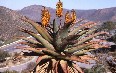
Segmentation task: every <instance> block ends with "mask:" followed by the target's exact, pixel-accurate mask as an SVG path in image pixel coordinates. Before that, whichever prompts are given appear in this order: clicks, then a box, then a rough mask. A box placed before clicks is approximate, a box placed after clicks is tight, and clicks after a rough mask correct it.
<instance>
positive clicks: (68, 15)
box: [65, 11, 71, 23]
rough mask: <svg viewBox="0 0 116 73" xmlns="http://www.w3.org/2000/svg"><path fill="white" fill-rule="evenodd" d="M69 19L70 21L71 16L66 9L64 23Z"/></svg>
mask: <svg viewBox="0 0 116 73" xmlns="http://www.w3.org/2000/svg"><path fill="white" fill-rule="evenodd" d="M70 21H71V17H70V14H69V11H67V12H66V14H65V23H68V22H70Z"/></svg>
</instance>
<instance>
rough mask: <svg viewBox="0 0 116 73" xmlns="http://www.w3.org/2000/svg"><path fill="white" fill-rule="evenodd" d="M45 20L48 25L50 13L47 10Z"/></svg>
mask: <svg viewBox="0 0 116 73" xmlns="http://www.w3.org/2000/svg"><path fill="white" fill-rule="evenodd" d="M46 18H47V19H46V20H47V25H48V23H49V21H50V12H49V11H48V10H47V11H46Z"/></svg>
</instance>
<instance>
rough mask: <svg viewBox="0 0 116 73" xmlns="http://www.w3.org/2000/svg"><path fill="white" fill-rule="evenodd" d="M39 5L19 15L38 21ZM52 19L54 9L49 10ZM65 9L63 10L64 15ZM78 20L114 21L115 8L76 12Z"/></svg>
mask: <svg viewBox="0 0 116 73" xmlns="http://www.w3.org/2000/svg"><path fill="white" fill-rule="evenodd" d="M41 9H42V6H41V5H31V6H28V7H25V8H23V9H22V10H20V11H18V12H19V13H20V14H23V15H25V16H28V17H30V18H32V19H34V20H36V21H40V14H41ZM47 9H49V11H50V13H51V14H52V18H53V17H54V16H55V9H53V8H49V7H47ZM66 11H67V9H64V13H65V12H66ZM76 12H77V16H78V18H84V19H87V20H91V21H100V22H105V21H116V7H112V8H105V9H98V10H96V9H92V10H76Z"/></svg>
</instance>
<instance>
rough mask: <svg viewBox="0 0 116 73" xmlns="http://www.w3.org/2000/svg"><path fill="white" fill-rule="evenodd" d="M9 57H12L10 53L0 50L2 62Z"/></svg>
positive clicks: (0, 60)
mask: <svg viewBox="0 0 116 73" xmlns="http://www.w3.org/2000/svg"><path fill="white" fill-rule="evenodd" d="M7 57H10V55H9V53H8V52H7V51H4V50H1V49H0V62H3V61H5V60H6V58H7Z"/></svg>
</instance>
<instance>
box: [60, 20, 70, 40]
mask: <svg viewBox="0 0 116 73" xmlns="http://www.w3.org/2000/svg"><path fill="white" fill-rule="evenodd" d="M71 24H72V21H71V22H69V23H67V24H64V26H63V27H62V28H61V29H60V31H59V36H60V38H61V39H63V38H65V37H66V36H68V32H69V30H70V26H71Z"/></svg>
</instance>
